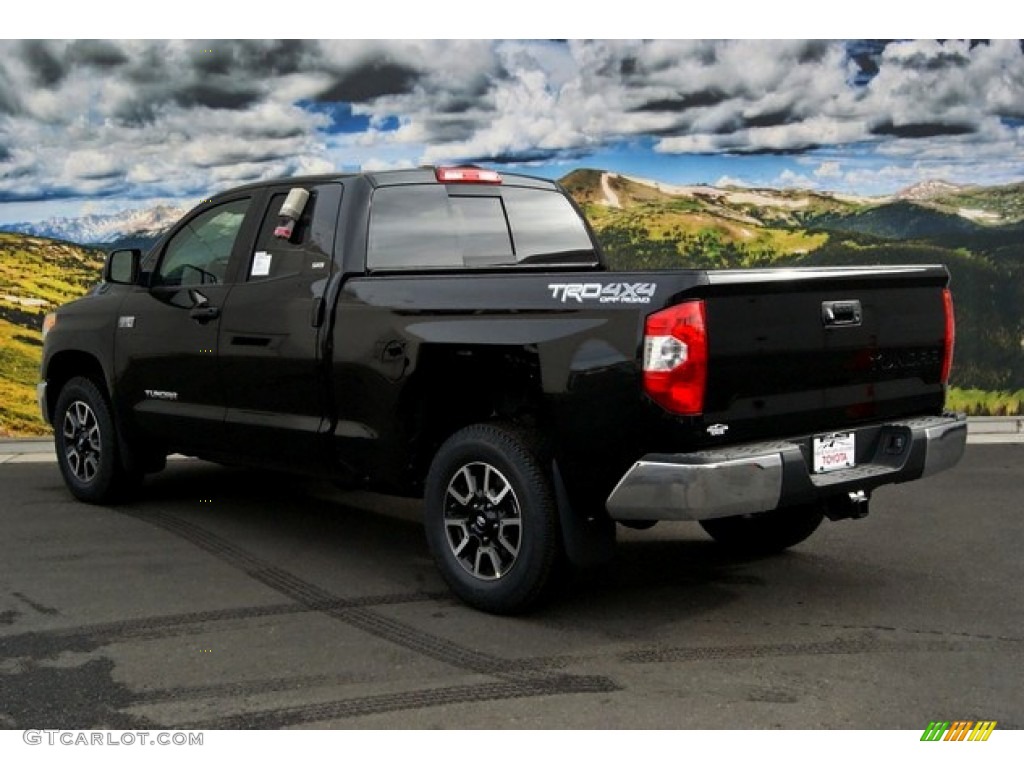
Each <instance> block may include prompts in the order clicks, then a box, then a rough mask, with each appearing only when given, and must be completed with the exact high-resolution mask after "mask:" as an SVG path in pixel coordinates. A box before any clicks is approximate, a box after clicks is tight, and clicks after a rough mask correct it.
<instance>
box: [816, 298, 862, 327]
mask: <svg viewBox="0 0 1024 768" xmlns="http://www.w3.org/2000/svg"><path fill="white" fill-rule="evenodd" d="M862 317H863V313H862V312H861V309H860V302H859V301H858V300H857V299H845V300H843V301H823V302H821V322H822V323H824V324H825V325H826V326H851V325H853V326H856V325H860V321H861V318H862Z"/></svg>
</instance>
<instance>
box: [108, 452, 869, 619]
mask: <svg viewBox="0 0 1024 768" xmlns="http://www.w3.org/2000/svg"><path fill="white" fill-rule="evenodd" d="M124 509H126V510H127V509H130V510H132V512H133V513H134V512H140V513H142V514H146V513H147V512H149V511H151V510H161V511H163V512H164V513H167V514H171V515H174V516H177V517H181V518H183V519H186V520H188V521H190V522H191V523H193V524H195V525H199V526H202V527H204V528H208V529H209V530H212V531H215V532H217V533H218V535H220V536H222V537H226V538H228V539H229V540H230V539H237V541H239V542H241V545H242V546H256V547H258V548H259V549H261V550H263V549H264V546H263V544H264V542H274V543H275V547H276V549H275V550H274V551H275V552H277V553H278V554H280V555H282V556H283V557H284V559H285V560H291V559H296V558H299V557H301V559H302V560H303V561H307V562H308V561H320V562H323V563H328V564H329V563H335V564H336V566H337V569H340V570H343V571H345V573H346V578H345V579H344V580H345V582H346V583H348V582H351V581H352V580H353V578H359V579H370V578H385V579H387V580H388V581H394V582H397V583H415V584H418V585H420V587H421V588H422V589H424V590H426V591H429V592H430V593H432V594H436V595H437V596H439V597H442V599H451V600H454V598H451V597H450V596H449V595H448V593H447V590H446V588H445V585H444V584H443V582H442V581H441V579H440V577H439V576H438V575H437V574H436V573H435V572H434V570H433V566H432V562H431V560H430V554H429V552H428V549H427V545H426V540H425V537H424V535H423V530H422V526H421V524H420V522H419V519H418V515H419V512H418V509H419V502H418V501H416V500H409V499H399V498H393V497H387V496H379V495H376V494H359V493H350V492H344V491H339V490H337V489H335V488H334V487H333V486H332V485H331V484H330V483H327V482H324V481H321V480H316V479H308V478H302V477H297V476H292V475H285V474H276V473H272V472H255V471H252V470H242V469H236V468H229V467H221V466H217V465H214V464H209V463H205V462H181V463H180V464H178V465H177V466H173V467H172V468H170V469H169V470H168V471H166V472H165V473H162V474H160V475H155V476H152V477H151V478H148V479H147V482H146V485H145V487H144V488H143V489H142V491H141V492H140V494H139V495H138V497H137V498H136V499H135V500H133V501H132V502H131V503H130V504H129V505H127V506H126V507H125V508H124ZM808 549H812V550H813V545H811V546H810V547H808V546H806V545H805V546H804V547H802V548H798V549H797V550H796V551H792V552H788V553H785V554H782V555H777V556H773V557H754V556H750V557H746V556H739V555H734V554H731V553H730V552H729V551H728V550H726V549H724V548H722V547H720V546H719V545H717V544H715V543H714V542H713V541H711V540H709V539H707V538H705V537H704V535H703V533H702V532H701V531H700V530H699V528H698V527H697V526H696V525H688V524H687V525H682V524H668V525H663V526H658V527H656V528H655V529H654V530H652V531H644V532H636V531H626V530H621V529H620V535H619V542H618V546H617V548H616V555H615V559H614V561H613V562H612V563H610V564H608V565H607V566H604V567H602V568H600V569H596V570H592V571H589V572H583V573H580V572H576V571H571V570H568V569H567V572H566V573H565V575H564V576H563V578H562V579H561V580H560V584H559V586H558V588H557V589H556V590H555V592H554V594H553V595H552V599H551V600H549V601H547V602H546V603H545V604H544V605H542V606H541V607H540V608H539V609H538V610H537V611H535V612H534V613H533V614H532V615H533V616H534V617H535V618H538V619H542V618H544V617H551V618H556V619H557V617H558V616H559V615H560V614H564V613H565V612H568V613H569V614H571V615H572V616H573V617H574V619H575V620H579V619H582V618H583V615H584V614H589V615H591V616H592V617H594V618H598V617H602V616H604V615H605V614H607V613H622V614H624V615H628V616H630V617H631V620H633V621H636V622H638V623H640V624H642V623H643V622H644V619H643V617H644V616H645V615H648V616H649V617H650V618H652V619H654V618H656V617H658V618H661V619H664V618H665V616H666V615H667V614H672V613H699V612H702V611H706V610H711V609H713V608H716V607H720V606H722V605H723V604H724V603H728V602H730V601H731V600H733V599H734V598H735V597H736V595H738V594H743V593H749V592H750V591H751V590H756V591H758V592H761V591H763V588H764V587H766V583H767V580H768V579H769V578H770V579H772V581H773V583H772V584H771V587H772V588H773V589H777V588H778V587H779V584H778V583H775V582H780V581H781V582H782V589H783V594H785V591H786V590H789V591H790V592H791V593H799V591H800V585H801V584H804V583H807V580H809V579H812V578H813V579H817V580H819V581H820V578H821V575H822V573H832V574H833V575H834V576H835V578H836V580H837V586H840V585H841V586H842V587H843V588H846V587H849V586H850V585H851V584H854V583H856V582H857V581H858V577H855V576H853V575H852V574H851V575H848V576H844V574H843V573H842V567H841V564H840V563H834V562H833V561H832V558H830V557H828V556H825V555H821V554H818V553H815V552H813V551H807V550H808ZM801 550H803V551H801ZM269 557H270V558H271V559H275V555H270V556H269ZM353 558H355V560H356V561H357V562H355V563H353V562H352V559H353ZM837 566H838V570H837ZM353 568H355V569H356V570H355V571H353V570H352V569H353ZM370 569H372V571H376V573H373V572H372V571H371V570H370ZM321 575H322V576H323V578H326V579H330V580H331V581H333V577H332V576H330V574H329V573H327V572H324V571H321ZM861 580H862V579H861ZM323 586H325V587H326V588H330V587H331V585H330V584H324V585H323ZM863 587H864V588H865V589H869V588H870V585H868V584H864V585H863Z"/></svg>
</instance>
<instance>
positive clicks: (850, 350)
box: [703, 266, 949, 442]
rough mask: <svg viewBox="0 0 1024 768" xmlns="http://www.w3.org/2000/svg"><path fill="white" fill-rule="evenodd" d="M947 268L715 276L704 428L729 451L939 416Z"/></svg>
mask: <svg viewBox="0 0 1024 768" xmlns="http://www.w3.org/2000/svg"><path fill="white" fill-rule="evenodd" d="M948 280H949V276H948V273H947V272H946V270H945V268H944V267H941V266H935V267H928V266H926V267H916V266H915V267H871V268H865V269H849V268H840V269H815V270H806V269H798V270H763V271H762V270H751V271H727V272H709V273H708V285H707V286H705V287H704V288H703V292H704V293H705V301H706V308H705V311H706V317H707V336H708V379H707V389H706V396H705V405H704V418H705V424H707V425H715V424H722V425H727V426H728V442H734V441H736V440H744V439H756V438H762V437H770V436H779V435H793V434H800V433H809V432H815V431H820V430H830V431H832V430H837V429H841V428H844V427H847V426H855V425H858V424H864V423H868V422H874V421H879V420H884V419H894V418H899V417H905V416H914V415H919V414H934V413H937V412H939V411H940V410H941V408H942V404H943V400H944V396H945V395H944V386H943V381H942V371H943V363H944V354H945V342H946V333H947V318H946V308H945V297H944V289H945V287H946V285H947V283H948Z"/></svg>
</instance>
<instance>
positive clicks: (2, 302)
mask: <svg viewBox="0 0 1024 768" xmlns="http://www.w3.org/2000/svg"><path fill="white" fill-rule="evenodd" d="M102 265H103V254H102V253H101V252H100V251H97V250H94V249H91V248H83V247H81V246H78V245H72V244H70V243H63V242H58V241H56V240H47V239H45V238H41V237H31V236H27V235H15V234H8V233H3V232H0V437H11V436H19V435H39V434H44V433H46V431H47V429H46V425H45V424H43V422H42V421H41V420H40V418H39V413H38V409H37V407H36V401H35V383H36V381H37V380H38V377H39V361H40V357H41V354H42V346H43V342H42V332H41V328H42V323H43V316H44V315H45V314H46V313H47V312H48V311H50V310H51V309H53V308H54V307H57V306H59V305H60V304H63V303H65V302H68V301H71V300H72V299H75V298H77V297H79V296H81V295H82V294H84V293H85V292H86V291H87V290H88V289H89V287H90V286H91V285H94V284H95V283H96V282H97V280H98V279H99V276H100V269H101V268H102Z"/></svg>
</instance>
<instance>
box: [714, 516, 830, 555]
mask: <svg viewBox="0 0 1024 768" xmlns="http://www.w3.org/2000/svg"><path fill="white" fill-rule="evenodd" d="M823 518H824V514H823V512H822V508H821V506H820V505H817V504H807V505H802V506H798V507H785V508H783V509H775V510H772V511H771V512H759V513H757V514H755V515H738V516H736V517H721V518H718V519H714V520H701V521H700V525H701V527H702V528H703V529H704V530H705V531H706V532H707V533H708V535H709V536H711V538H713V539H714V540H715V541H717V542H718V543H719V544H721V545H723V546H726V547H728V548H729V549H731V550H733V551H735V552H739V553H742V554H746V555H771V554H775V553H777V552H782V551H783V550H785V549H789V548H790V547H792V546H795V545H797V544H799V543H800V542H802V541H805V540H806V539H807V538H808V537H809V536H810V535H811V534H812V533H814V532H815V531H816V530H817V529H818V526H819V525H821V521H822V519H823Z"/></svg>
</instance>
